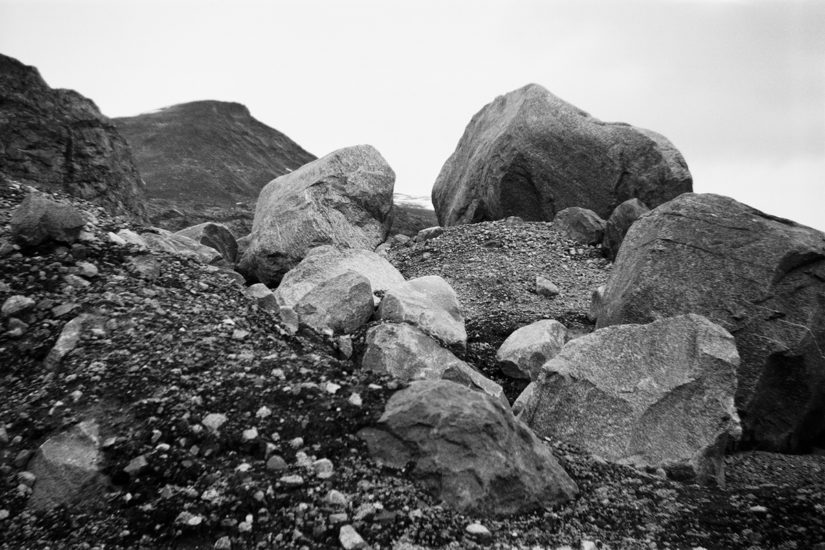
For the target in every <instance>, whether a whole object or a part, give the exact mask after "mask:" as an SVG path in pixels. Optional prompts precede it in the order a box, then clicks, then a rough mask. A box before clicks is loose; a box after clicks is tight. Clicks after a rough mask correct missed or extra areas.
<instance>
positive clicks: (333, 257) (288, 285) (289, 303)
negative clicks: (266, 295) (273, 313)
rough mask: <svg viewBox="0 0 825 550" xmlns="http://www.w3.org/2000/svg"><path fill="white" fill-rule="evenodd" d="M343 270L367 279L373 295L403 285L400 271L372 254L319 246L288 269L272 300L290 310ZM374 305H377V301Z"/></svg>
mask: <svg viewBox="0 0 825 550" xmlns="http://www.w3.org/2000/svg"><path fill="white" fill-rule="evenodd" d="M347 271H354V272H356V273H360V274H361V275H363V276H364V277H366V278H367V279H369V281H370V286H371V287H372V290H373V292H375V291H376V290H382V291H383V290H387V289H388V288H390V287H391V286H394V285H397V284H400V283H403V282H404V276H403V275H401V272H400V271H398V270H397V269H396V268H395V267H393V265H392V264H391V263H389V262H388V261H387V260H386V259H384V258H382V257H381V256H379V255H378V254H375V253H374V252H370V251H369V250H360V249H356V248H346V249H339V248H337V247H334V246H319V247H316V248H313V249H311V250H310V251H309V252H308V253H307V257H306V258H304V259H303V260H301V262H300V263H299V264H298V265H297V266H295V267H294V268H292V269H291V270H289V272H288V273H287V274H286V275H285V276H284V278H283V279H282V280H281V284H280V285H279V286H278V288H277V289H275V298H276V299H277V300H278V304H279V305H280V306H282V307H294V306H295V305H296V304H297V303H298V302H299V301H300V300H301V298H303V297H304V295H305V294H307V293H308V292H309V291H311V290H312V289H313V288H315V287H316V286H318V285H319V284H321V283H323V282H324V281H326V280H328V279H331V278H333V277H337V276H338V275H341V274H342V273H345V272H347ZM375 302H376V303H377V302H378V299H377V298H376V299H375Z"/></svg>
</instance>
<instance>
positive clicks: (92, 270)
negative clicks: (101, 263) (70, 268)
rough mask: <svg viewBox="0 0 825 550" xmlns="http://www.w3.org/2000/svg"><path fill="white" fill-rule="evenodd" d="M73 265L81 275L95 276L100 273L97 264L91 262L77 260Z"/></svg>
mask: <svg viewBox="0 0 825 550" xmlns="http://www.w3.org/2000/svg"><path fill="white" fill-rule="evenodd" d="M75 266H77V269H78V272H79V273H80V276H81V277H88V278H91V277H97V276H98V274H99V273H100V272H99V271H98V269H97V266H96V265H95V264H93V263H91V262H77V263H76V264H75Z"/></svg>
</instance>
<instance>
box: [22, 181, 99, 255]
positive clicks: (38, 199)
mask: <svg viewBox="0 0 825 550" xmlns="http://www.w3.org/2000/svg"><path fill="white" fill-rule="evenodd" d="M10 222H11V234H12V236H13V237H14V240H15V241H17V242H19V243H20V244H22V245H24V246H37V245H39V244H42V243H44V242H46V241H50V240H51V241H59V242H62V243H67V244H71V243H73V242H75V241H76V240H77V238H78V237H79V236H80V232H81V231H82V230H83V226H84V225H85V224H86V220H84V219H83V215H82V214H81V213H80V212H79V211H78V210H76V209H75V208H74V207H73V206H71V205H69V204H61V203H59V202H56V201H53V200H51V199H48V198H46V197H44V196H43V195H41V194H40V193H29V195H28V196H27V197H26V198H25V200H23V202H22V203H21V204H20V206H18V207H17V208H16V209H15V211H14V213H13V214H12V217H11V220H10Z"/></svg>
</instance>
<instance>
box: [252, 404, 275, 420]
mask: <svg viewBox="0 0 825 550" xmlns="http://www.w3.org/2000/svg"><path fill="white" fill-rule="evenodd" d="M271 415H272V410H271V409H270V408H269V407H267V406H263V407H261V408H260V409H258V412H256V413H255V417H257V418H266V417H268V416H271Z"/></svg>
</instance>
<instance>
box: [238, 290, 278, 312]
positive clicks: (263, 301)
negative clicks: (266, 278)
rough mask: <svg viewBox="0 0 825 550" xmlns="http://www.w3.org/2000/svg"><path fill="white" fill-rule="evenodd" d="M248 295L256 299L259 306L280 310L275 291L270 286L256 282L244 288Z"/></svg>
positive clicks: (269, 309)
mask: <svg viewBox="0 0 825 550" xmlns="http://www.w3.org/2000/svg"><path fill="white" fill-rule="evenodd" d="M243 293H244V294H245V295H247V296H248V297H250V298H252V299H253V300H255V302H256V303H257V304H258V307H260V308H261V309H266V310H268V311H278V310H279V307H278V300H277V298H275V293H274V292H272V291H271V290H270V289H269V287H268V286H266V285H265V284H263V283H255V284H254V285H250V286H248V287H246V288H245V289H244V292H243Z"/></svg>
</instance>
